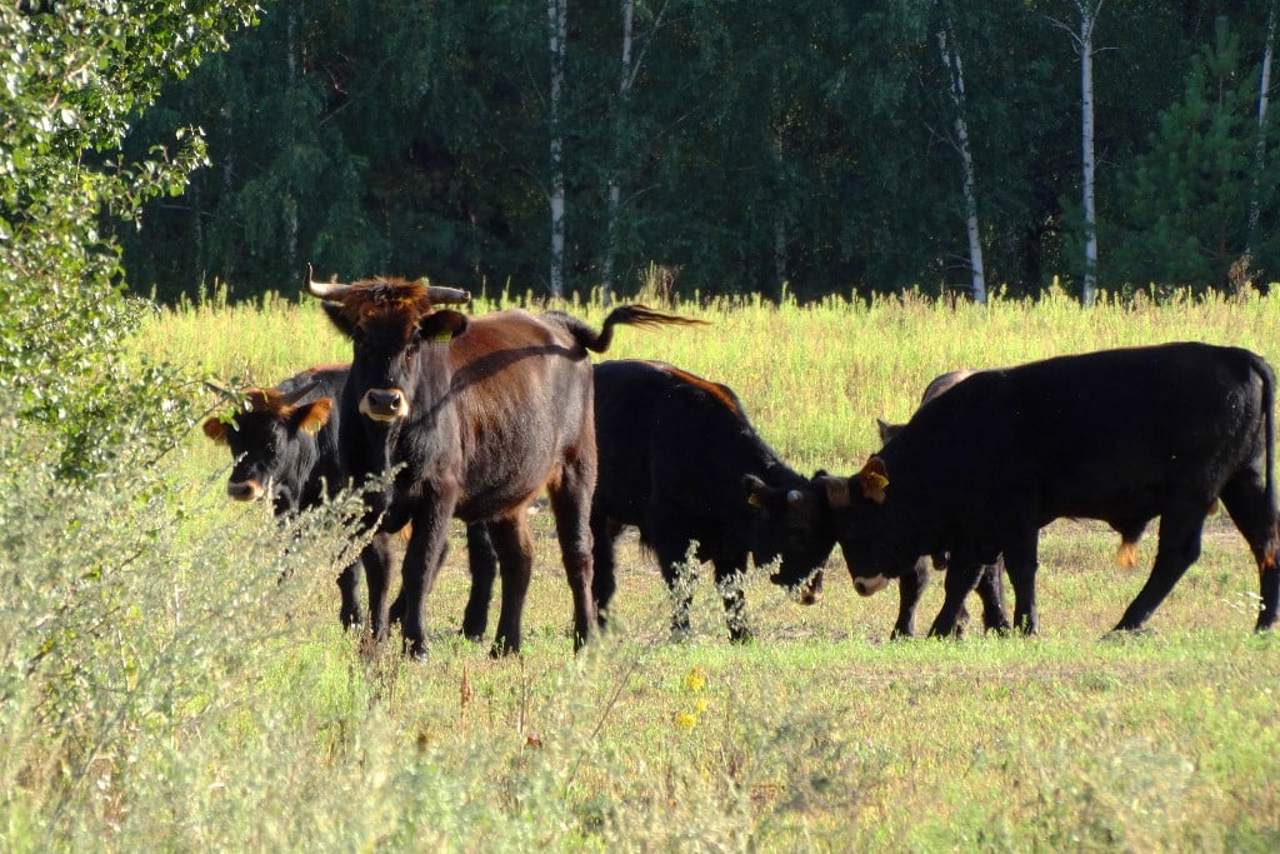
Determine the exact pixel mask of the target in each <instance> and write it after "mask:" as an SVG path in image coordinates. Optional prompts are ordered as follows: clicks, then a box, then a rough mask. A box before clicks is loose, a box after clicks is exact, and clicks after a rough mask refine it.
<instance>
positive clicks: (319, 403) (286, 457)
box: [203, 381, 333, 511]
mask: <svg viewBox="0 0 1280 854" xmlns="http://www.w3.org/2000/svg"><path fill="white" fill-rule="evenodd" d="M315 385H316V383H315V382H314V381H312V382H310V383H307V384H304V385H303V386H300V387H299V388H297V389H294V390H292V391H290V392H287V393H286V392H282V391H281V390H280V389H278V388H268V389H264V388H251V389H248V390H247V391H246V392H245V395H244V397H245V402H244V405H243V407H242V408H241V409H240V411H238V412H235V413H233V414H232V416H231V417H229V418H226V417H221V416H213V417H210V418H208V419H206V420H205V422H204V428H203V429H204V434H205V435H206V436H208V437H209V438H210V439H212V440H213V441H215V442H217V443H219V444H223V445H227V446H228V447H229V448H230V449H231V455H232V457H233V459H234V460H235V462H234V464H233V466H232V469H231V477H230V479H229V481H228V482H227V495H229V496H230V497H231V498H233V499H235V500H236V501H256V500H258V499H259V498H264V497H268V496H270V497H271V499H272V500H273V501H275V504H276V509H277V511H284V510H292V509H297V503H298V501H299V500H300V498H301V496H302V491H303V489H304V487H305V485H306V482H307V479H308V478H309V477H310V475H311V471H312V469H313V468H314V467H315V464H316V460H317V458H318V456H319V453H318V451H317V448H316V441H315V434H316V433H317V432H318V431H319V430H320V429H321V428H322V427H324V425H325V424H326V423H327V422H328V420H329V414H330V411H331V410H332V407H333V400H332V399H331V398H328V397H322V398H320V399H319V400H313V401H310V402H308V403H298V402H297V401H299V400H301V399H302V398H304V397H306V396H307V395H308V394H309V393H310V392H311V391H313V390H314V388H315Z"/></svg>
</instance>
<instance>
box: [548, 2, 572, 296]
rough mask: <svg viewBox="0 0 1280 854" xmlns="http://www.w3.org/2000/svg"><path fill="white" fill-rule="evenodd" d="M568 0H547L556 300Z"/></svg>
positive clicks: (560, 275) (555, 292) (560, 283)
mask: <svg viewBox="0 0 1280 854" xmlns="http://www.w3.org/2000/svg"><path fill="white" fill-rule="evenodd" d="M568 17H569V0H547V31H548V46H549V48H550V52H551V99H550V128H551V192H550V194H549V201H550V204H551V275H550V282H549V285H550V291H551V297H552V298H553V299H560V298H561V297H563V296H564V213H565V198H564V56H565V39H566V37H567V35H568Z"/></svg>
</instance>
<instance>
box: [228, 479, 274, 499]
mask: <svg viewBox="0 0 1280 854" xmlns="http://www.w3.org/2000/svg"><path fill="white" fill-rule="evenodd" d="M265 494H266V490H265V489H263V488H262V484H260V483H258V482H257V481H256V480H244V481H240V482H238V483H237V482H236V481H232V482H230V483H228V484H227V495H229V496H231V498H233V499H235V500H236V501H257V500H258V499H259V498H261V497H262V496H263V495H265Z"/></svg>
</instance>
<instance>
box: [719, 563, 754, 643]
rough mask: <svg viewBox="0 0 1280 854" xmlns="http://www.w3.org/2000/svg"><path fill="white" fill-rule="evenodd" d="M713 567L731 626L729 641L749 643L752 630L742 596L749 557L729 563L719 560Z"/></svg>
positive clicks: (726, 617)
mask: <svg viewBox="0 0 1280 854" xmlns="http://www.w3.org/2000/svg"><path fill="white" fill-rule="evenodd" d="M713 566H714V567H715V574H716V588H717V589H719V591H720V599H721V601H723V602H724V614H725V620H726V622H728V624H729V640H731V641H733V642H734V643H747V642H748V641H750V640H751V629H750V627H749V626H748V625H747V614H746V611H747V600H746V597H745V596H743V594H742V585H743V583H744V582H745V581H746V578H747V574H746V566H747V556H746V555H745V554H744V555H742V556H741V557H740V558H736V559H734V560H729V561H723V560H717V561H714V563H713Z"/></svg>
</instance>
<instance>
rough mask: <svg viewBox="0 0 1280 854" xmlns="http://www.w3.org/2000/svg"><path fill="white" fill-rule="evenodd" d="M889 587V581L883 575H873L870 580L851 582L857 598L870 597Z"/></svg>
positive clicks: (860, 579)
mask: <svg viewBox="0 0 1280 854" xmlns="http://www.w3.org/2000/svg"><path fill="white" fill-rule="evenodd" d="M888 586H889V579H888V578H886V577H885V576H883V575H873V576H871V577H870V578H855V579H854V580H853V589H854V590H856V591H857V593H858V595H859V596H872V595H874V594H876V593H879V592H880V591H881V590H883V589H885V588H886V587H888Z"/></svg>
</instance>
